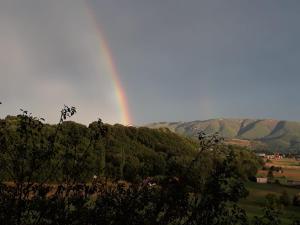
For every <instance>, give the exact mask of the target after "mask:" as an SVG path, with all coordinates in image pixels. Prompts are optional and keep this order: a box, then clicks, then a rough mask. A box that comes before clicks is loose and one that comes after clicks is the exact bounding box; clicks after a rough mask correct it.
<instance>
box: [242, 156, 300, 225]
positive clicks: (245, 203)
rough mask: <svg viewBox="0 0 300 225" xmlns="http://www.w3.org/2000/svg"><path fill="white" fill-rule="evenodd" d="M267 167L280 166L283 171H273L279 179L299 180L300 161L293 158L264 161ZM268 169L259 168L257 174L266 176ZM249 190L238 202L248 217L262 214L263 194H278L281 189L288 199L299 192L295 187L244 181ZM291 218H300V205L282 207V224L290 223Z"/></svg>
mask: <svg viewBox="0 0 300 225" xmlns="http://www.w3.org/2000/svg"><path fill="white" fill-rule="evenodd" d="M266 166H267V167H271V166H276V167H282V168H283V173H279V172H273V175H274V177H275V178H276V179H278V180H281V179H283V177H285V178H286V179H287V180H294V181H300V162H299V161H297V160H294V159H281V160H272V161H271V162H268V163H266ZM267 173H268V170H259V171H258V175H259V176H267ZM246 187H247V189H248V190H249V196H248V197H247V198H246V199H244V200H242V201H241V202H240V204H241V206H242V207H243V208H244V209H245V210H246V211H247V213H248V215H249V216H250V217H254V216H261V215H263V206H264V203H265V196H266V195H267V194H269V193H272V194H275V195H277V196H280V195H281V193H282V192H283V191H286V192H287V193H288V194H289V196H290V199H291V200H292V199H293V197H294V196H295V195H296V194H297V193H300V189H297V188H295V187H287V186H282V185H280V184H258V183H255V182H248V183H246ZM293 219H300V207H295V206H293V205H291V206H288V207H283V208H282V215H281V220H282V222H283V224H291V222H292V221H293Z"/></svg>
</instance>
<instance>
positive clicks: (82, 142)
mask: <svg viewBox="0 0 300 225" xmlns="http://www.w3.org/2000/svg"><path fill="white" fill-rule="evenodd" d="M75 113H76V109H75V108H74V107H68V106H64V108H63V109H62V110H61V115H60V119H59V123H58V124H57V125H55V126H51V125H48V124H45V123H43V119H39V118H36V117H33V116H32V115H31V114H30V113H28V112H27V111H25V110H22V114H21V115H19V116H18V117H7V118H6V119H5V120H0V162H1V164H0V165H1V171H0V178H1V185H0V223H1V224H13V225H14V224H16V225H21V224H22V225H23V224H30V225H31V224H43V225H44V224H56V225H59V224H61V225H62V224H64V225H67V224H87V225H97V224H111V225H121V224H122V225H129V224H130V225H135V224H136V225H140V224H146V225H155V224H158V225H168V224H172V225H196V224H203V225H221V224H222V225H227V224H231V225H233V224H245V225H246V224H249V223H250V221H249V220H248V218H247V216H246V213H245V211H244V210H243V209H242V208H240V207H239V206H238V201H239V200H240V199H241V198H244V197H246V196H247V194H248V192H247V190H246V189H245V186H244V184H243V181H244V180H246V179H248V178H249V177H251V176H253V173H256V170H257V168H258V166H259V162H258V161H257V160H256V157H255V156H254V154H252V153H251V152H249V151H247V150H245V149H239V148H234V147H232V146H225V145H223V144H222V138H220V137H219V136H218V135H217V134H213V135H207V134H205V133H203V132H200V133H199V144H198V147H197V144H196V143H195V142H194V141H192V140H189V139H186V138H183V137H180V136H178V135H176V134H174V133H172V132H170V131H168V130H151V129H148V128H143V127H142V128H134V127H124V126H122V125H114V126H110V125H107V124H103V123H102V121H101V120H98V121H97V122H94V123H92V124H90V125H89V127H86V126H84V125H80V124H77V123H74V122H71V121H66V119H67V118H69V117H72V116H73V115H74V114H75ZM94 175H95V176H94ZM120 178H121V179H122V180H123V181H122V180H120ZM124 180H127V181H124ZM128 181H129V182H128ZM272 219H273V220H274V221H275V223H274V224H279V222H280V221H279V220H278V217H277V211H274V210H273V209H272V208H271V209H270V207H269V208H266V213H265V216H264V217H262V218H255V221H254V224H268V223H267V222H268V221H271V220H272ZM276 221H278V223H277V222H276Z"/></svg>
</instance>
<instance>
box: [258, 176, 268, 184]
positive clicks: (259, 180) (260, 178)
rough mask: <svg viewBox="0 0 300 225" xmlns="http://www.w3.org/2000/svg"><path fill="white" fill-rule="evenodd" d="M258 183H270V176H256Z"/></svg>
mask: <svg viewBox="0 0 300 225" xmlns="http://www.w3.org/2000/svg"><path fill="white" fill-rule="evenodd" d="M256 183H259V184H267V183H268V178H267V177H256Z"/></svg>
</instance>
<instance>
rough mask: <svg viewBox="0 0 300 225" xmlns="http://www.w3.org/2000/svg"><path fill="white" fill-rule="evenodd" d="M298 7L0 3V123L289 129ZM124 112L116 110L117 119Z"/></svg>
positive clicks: (199, 1) (269, 2) (297, 77)
mask: <svg viewBox="0 0 300 225" xmlns="http://www.w3.org/2000/svg"><path fill="white" fill-rule="evenodd" d="M299 12H300V1H298V0H285V1H282V0H264V1H261V0H184V1H183V0H151V1H149V0H51V1H49V0H0V102H2V105H0V117H1V118H3V117H5V116H6V115H8V114H10V115H16V114H18V113H19V109H20V108H22V109H26V110H29V111H30V112H32V113H33V114H34V115H36V116H39V117H44V118H46V120H47V122H49V123H55V122H57V121H58V118H59V111H60V109H61V108H62V106H63V105H64V104H67V105H72V106H76V107H77V110H78V113H77V115H76V116H75V117H74V118H73V119H74V120H75V121H78V122H80V123H84V124H88V123H90V122H92V121H94V120H97V118H101V119H103V121H104V122H108V123H122V122H123V121H122V120H121V118H122V113H124V112H122V109H121V108H122V105H121V104H120V102H119V101H118V97H117V94H116V90H115V89H116V87H115V86H116V85H115V83H114V81H113V80H112V76H111V74H110V72H109V68H107V67H108V65H107V63H106V62H105V60H104V57H103V55H104V54H105V53H104V52H103V48H101V44H99V31H100V33H101V34H100V35H102V37H104V38H105V39H106V44H107V46H108V47H109V49H110V53H111V55H112V58H113V60H114V66H115V67H116V68H117V71H118V74H117V76H118V79H119V81H120V83H121V85H122V88H123V90H124V93H123V94H124V96H125V95H126V98H127V103H126V104H127V105H128V111H129V112H128V113H129V114H130V117H131V121H130V123H132V124H134V125H142V124H145V123H150V122H157V121H192V120H205V119H210V118H274V119H283V120H300V104H299V97H298V96H299V86H300V73H299V72H300V26H299V21H300V13H299ZM123 111H124V109H123Z"/></svg>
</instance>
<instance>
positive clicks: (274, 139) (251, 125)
mask: <svg viewBox="0 0 300 225" xmlns="http://www.w3.org/2000/svg"><path fill="white" fill-rule="evenodd" d="M147 126H148V127H150V128H160V127H166V128H169V129H170V130H171V131H174V132H177V133H180V134H183V135H186V136H189V137H196V135H197V132H199V131H200V130H202V131H204V132H206V133H215V132H218V133H220V135H222V136H223V137H224V138H225V139H228V140H230V139H240V140H249V141H253V142H254V141H255V143H256V144H255V145H257V143H261V145H259V146H266V147H265V150H269V151H279V152H300V122H292V121H279V120H272V119H211V120H204V121H192V122H178V123H176V122H173V123H167V122H163V123H153V124H148V125H147Z"/></svg>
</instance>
